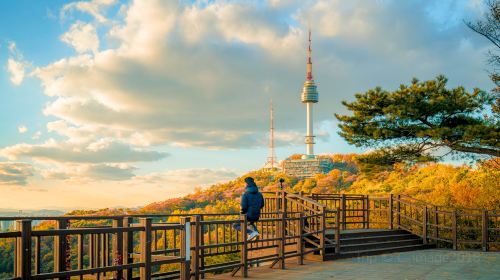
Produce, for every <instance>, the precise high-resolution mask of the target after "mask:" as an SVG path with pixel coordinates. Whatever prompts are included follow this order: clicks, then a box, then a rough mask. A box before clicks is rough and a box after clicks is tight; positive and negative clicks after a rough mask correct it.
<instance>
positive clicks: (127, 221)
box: [121, 217, 134, 280]
mask: <svg viewBox="0 0 500 280" xmlns="http://www.w3.org/2000/svg"><path fill="white" fill-rule="evenodd" d="M131 224H132V218H131V217H125V218H123V222H122V226H123V227H124V228H128V227H130V225H131ZM133 237H134V233H133V232H131V231H125V232H124V233H123V243H122V245H121V246H122V261H123V264H130V263H133V262H134V259H133V258H132V257H131V254H132V252H133V250H134V248H133ZM123 279H125V280H131V279H132V269H126V270H125V273H123Z"/></svg>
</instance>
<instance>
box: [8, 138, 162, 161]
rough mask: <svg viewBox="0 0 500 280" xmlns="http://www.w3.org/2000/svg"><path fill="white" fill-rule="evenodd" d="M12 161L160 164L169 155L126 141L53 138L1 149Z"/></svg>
mask: <svg viewBox="0 0 500 280" xmlns="http://www.w3.org/2000/svg"><path fill="white" fill-rule="evenodd" d="M0 155H2V156H4V157H7V158H8V159H11V160H15V159H18V158H24V157H28V158H32V159H35V160H38V161H43V162H73V163H121V162H141V161H156V160H160V159H162V158H165V157H166V156H168V154H166V153H163V152H156V151H148V150H141V149H136V148H133V147H131V146H130V145H127V144H125V143H122V142H117V141H113V140H111V139H103V140H99V141H97V142H93V143H90V144H85V143H78V144H74V143H71V142H58V141H55V140H53V139H49V140H48V141H46V142H45V143H43V144H37V145H31V144H24V143H23V144H16V145H14V146H10V147H6V148H3V149H0Z"/></svg>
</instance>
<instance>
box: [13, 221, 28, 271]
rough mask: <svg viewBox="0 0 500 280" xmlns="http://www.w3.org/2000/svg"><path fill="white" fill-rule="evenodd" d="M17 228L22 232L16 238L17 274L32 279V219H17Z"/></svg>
mask: <svg viewBox="0 0 500 280" xmlns="http://www.w3.org/2000/svg"><path fill="white" fill-rule="evenodd" d="M16 230H17V231H20V232H21V237H18V238H16V251H15V253H16V262H15V264H14V265H15V267H16V269H15V272H16V274H15V276H16V277H19V278H21V279H23V280H25V279H26V280H27V279H31V220H20V221H16Z"/></svg>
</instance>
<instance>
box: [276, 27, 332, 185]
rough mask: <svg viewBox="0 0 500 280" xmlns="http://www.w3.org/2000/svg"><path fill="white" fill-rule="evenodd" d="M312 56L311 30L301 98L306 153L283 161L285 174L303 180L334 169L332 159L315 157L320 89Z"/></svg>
mask: <svg viewBox="0 0 500 280" xmlns="http://www.w3.org/2000/svg"><path fill="white" fill-rule="evenodd" d="M311 54H312V49H311V30H309V46H308V50H307V68H306V69H307V71H306V80H305V82H304V86H303V88H302V94H301V96H300V97H301V98H300V100H301V101H302V103H304V104H305V105H306V136H305V141H304V142H305V144H306V153H305V154H304V155H302V159H294V160H292V159H286V160H284V161H283V171H284V172H285V173H287V174H288V175H292V176H296V177H302V178H307V177H312V176H314V174H317V173H328V172H330V170H332V169H333V163H332V161H331V159H330V158H328V157H317V156H315V155H314V144H315V141H314V137H315V136H314V130H313V126H314V122H313V105H314V104H315V103H318V101H319V94H318V87H317V86H316V83H315V82H314V79H313V71H312V59H311V56H312V55H311Z"/></svg>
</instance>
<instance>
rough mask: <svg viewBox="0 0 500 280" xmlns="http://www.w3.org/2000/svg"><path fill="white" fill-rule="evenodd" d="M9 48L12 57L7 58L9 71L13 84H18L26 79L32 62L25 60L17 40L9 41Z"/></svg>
mask: <svg viewBox="0 0 500 280" xmlns="http://www.w3.org/2000/svg"><path fill="white" fill-rule="evenodd" d="M8 49H9V54H10V57H9V58H8V59H7V72H8V73H9V75H10V81H11V82H12V84H14V85H16V86H18V85H20V84H21V83H22V82H23V81H24V78H25V76H26V72H27V69H28V68H29V66H30V64H29V63H28V62H27V61H25V60H24V58H23V55H22V53H21V52H20V51H19V50H18V49H17V45H16V43H15V42H9V44H8Z"/></svg>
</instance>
